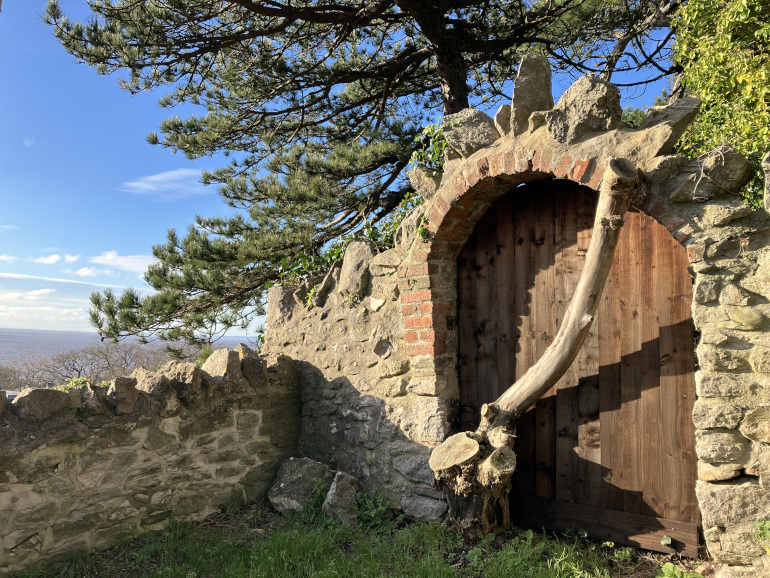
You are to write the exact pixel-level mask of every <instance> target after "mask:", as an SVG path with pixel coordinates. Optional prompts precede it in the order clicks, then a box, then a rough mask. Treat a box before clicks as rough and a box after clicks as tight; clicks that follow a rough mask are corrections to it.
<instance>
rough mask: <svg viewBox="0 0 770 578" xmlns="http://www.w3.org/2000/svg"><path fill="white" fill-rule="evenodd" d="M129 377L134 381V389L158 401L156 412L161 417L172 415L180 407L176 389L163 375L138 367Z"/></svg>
mask: <svg viewBox="0 0 770 578" xmlns="http://www.w3.org/2000/svg"><path fill="white" fill-rule="evenodd" d="M131 377H133V378H134V379H136V389H138V390H139V391H143V392H144V393H146V394H148V395H150V396H151V397H152V398H154V399H156V400H158V402H159V408H158V412H159V413H160V415H161V416H162V417H168V416H170V415H173V414H174V413H175V412H176V411H177V410H178V409H179V408H180V407H181V405H182V404H181V403H180V402H179V397H178V396H177V393H176V389H174V386H173V385H171V382H170V381H169V380H168V378H166V377H165V376H164V375H162V374H160V373H157V372H154V371H147V370H146V369H144V368H141V367H140V368H139V369H136V370H134V372H133V373H132V374H131Z"/></svg>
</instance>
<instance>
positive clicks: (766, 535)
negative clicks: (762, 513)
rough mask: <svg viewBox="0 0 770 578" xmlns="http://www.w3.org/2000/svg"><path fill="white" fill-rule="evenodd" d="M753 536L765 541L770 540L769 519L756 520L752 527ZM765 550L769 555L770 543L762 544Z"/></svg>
mask: <svg viewBox="0 0 770 578" xmlns="http://www.w3.org/2000/svg"><path fill="white" fill-rule="evenodd" d="M754 537H756V538H759V539H760V540H764V541H765V542H768V541H770V521H768V520H760V521H759V522H757V525H756V527H755V529H754ZM763 546H764V548H765V552H766V553H767V554H768V555H770V545H768V544H764V545H763Z"/></svg>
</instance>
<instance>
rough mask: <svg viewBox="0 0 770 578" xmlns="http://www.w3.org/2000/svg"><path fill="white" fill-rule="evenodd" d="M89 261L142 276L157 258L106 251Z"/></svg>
mask: <svg viewBox="0 0 770 578" xmlns="http://www.w3.org/2000/svg"><path fill="white" fill-rule="evenodd" d="M88 261H89V262H90V263H96V264H97V265H106V266H108V267H114V268H115V269H120V270H121V271H130V272H132V273H139V274H142V273H144V272H145V271H146V270H147V267H149V266H150V264H151V263H153V262H154V261H155V258H154V257H152V255H118V253H117V251H104V252H103V253H102V254H101V255H100V256H98V257H91V258H90V259H89V260H88Z"/></svg>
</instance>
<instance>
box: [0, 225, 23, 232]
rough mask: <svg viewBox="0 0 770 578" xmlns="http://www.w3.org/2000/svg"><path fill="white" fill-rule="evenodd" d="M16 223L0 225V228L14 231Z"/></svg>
mask: <svg viewBox="0 0 770 578" xmlns="http://www.w3.org/2000/svg"><path fill="white" fill-rule="evenodd" d="M18 228H19V227H17V226H16V225H0V229H3V230H4V231H15V230H16V229H18Z"/></svg>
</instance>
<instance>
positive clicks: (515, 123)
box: [510, 55, 553, 135]
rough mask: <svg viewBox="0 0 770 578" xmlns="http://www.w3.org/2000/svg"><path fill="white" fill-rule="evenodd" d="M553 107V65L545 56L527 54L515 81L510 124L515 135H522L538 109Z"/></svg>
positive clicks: (532, 127) (531, 127) (529, 127)
mask: <svg viewBox="0 0 770 578" xmlns="http://www.w3.org/2000/svg"><path fill="white" fill-rule="evenodd" d="M552 108H553V92H552V90H551V65H550V63H549V62H548V59H547V58H546V57H544V56H533V55H526V56H524V57H523V58H522V59H521V63H520V64H519V70H518V73H517V75H516V80H514V82H513V103H512V105H511V119H510V126H511V130H512V131H513V134H514V135H520V134H523V133H525V132H527V130H534V128H535V127H534V126H530V122H529V118H530V116H531V115H532V113H534V112H536V111H545V110H551V109H552Z"/></svg>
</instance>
